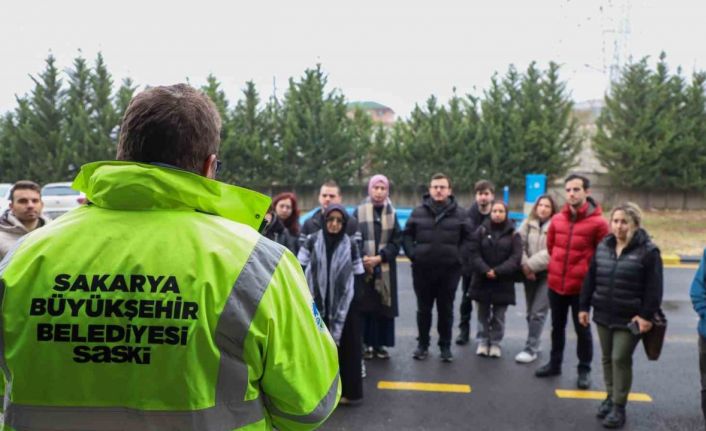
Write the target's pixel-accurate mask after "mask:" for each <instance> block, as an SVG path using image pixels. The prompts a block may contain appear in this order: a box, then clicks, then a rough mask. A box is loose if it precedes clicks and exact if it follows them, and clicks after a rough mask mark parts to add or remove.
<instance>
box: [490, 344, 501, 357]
mask: <svg viewBox="0 0 706 431" xmlns="http://www.w3.org/2000/svg"><path fill="white" fill-rule="evenodd" d="M502 355H503V352H502V350H500V346H496V345H492V346H490V351H489V352H488V356H490V357H491V358H499V357H501V356H502Z"/></svg>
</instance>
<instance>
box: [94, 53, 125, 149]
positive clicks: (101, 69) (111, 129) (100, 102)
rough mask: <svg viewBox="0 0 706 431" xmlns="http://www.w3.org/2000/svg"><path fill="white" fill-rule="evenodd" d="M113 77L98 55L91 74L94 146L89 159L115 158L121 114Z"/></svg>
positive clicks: (99, 54)
mask: <svg viewBox="0 0 706 431" xmlns="http://www.w3.org/2000/svg"><path fill="white" fill-rule="evenodd" d="M112 94H113V78H112V76H111V74H110V72H108V68H107V66H106V64H105V60H104V59H103V55H102V54H101V53H98V55H97V56H96V61H95V65H94V67H93V73H92V74H91V93H90V107H91V113H90V118H91V144H92V148H91V151H90V153H89V154H86V155H85V157H86V159H88V161H97V160H112V159H114V158H115V151H116V143H117V130H118V127H119V123H120V118H121V117H120V116H119V115H118V112H117V110H116V107H115V105H114V103H113V96H112Z"/></svg>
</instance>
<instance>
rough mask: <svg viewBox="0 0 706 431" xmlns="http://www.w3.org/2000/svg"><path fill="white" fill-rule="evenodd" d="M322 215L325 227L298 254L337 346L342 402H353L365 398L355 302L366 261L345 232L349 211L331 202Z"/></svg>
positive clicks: (319, 308) (308, 240)
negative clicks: (356, 280) (356, 285)
mask: <svg viewBox="0 0 706 431" xmlns="http://www.w3.org/2000/svg"><path fill="white" fill-rule="evenodd" d="M323 218H324V226H323V229H321V230H320V231H318V232H317V233H315V234H314V235H311V236H310V237H309V238H307V240H306V242H305V243H304V245H303V246H302V247H301V248H300V249H299V254H298V256H297V257H298V259H299V262H300V263H301V264H302V266H304V267H306V272H305V274H306V281H307V284H308V285H309V289H310V290H311V294H312V296H313V297H314V302H315V304H316V308H317V310H318V311H319V314H320V315H321V318H322V319H323V321H324V323H325V324H326V326H327V327H328V330H329V332H330V333H331V336H332V337H333V340H334V341H335V342H336V345H337V346H338V360H339V366H340V373H341V385H342V396H341V404H352V403H356V402H359V401H361V400H362V398H363V380H362V376H361V362H362V359H361V356H362V352H361V350H362V349H361V347H362V346H361V342H360V339H361V334H360V323H359V320H360V318H359V315H358V311H357V310H356V305H355V303H354V302H353V296H354V276H355V275H359V274H363V273H364V269H363V262H362V260H361V258H360V254H359V252H358V247H357V246H356V244H355V242H354V241H353V240H351V238H350V237H349V236H348V235H346V224H347V223H348V213H346V210H345V209H344V208H343V207H342V206H341V205H338V204H331V205H329V207H328V208H327V209H326V210H325V211H324V216H323Z"/></svg>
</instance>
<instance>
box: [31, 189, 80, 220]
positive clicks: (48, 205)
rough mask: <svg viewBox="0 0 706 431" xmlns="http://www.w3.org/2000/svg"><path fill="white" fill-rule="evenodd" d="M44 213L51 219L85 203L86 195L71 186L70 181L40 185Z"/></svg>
mask: <svg viewBox="0 0 706 431" xmlns="http://www.w3.org/2000/svg"><path fill="white" fill-rule="evenodd" d="M42 201H43V202H44V214H45V215H47V216H49V217H50V218H52V219H55V218H57V217H59V216H60V215H62V214H65V213H67V212H69V211H70V210H72V209H74V208H77V207H80V206H81V205H83V204H85V203H86V195H85V194H83V193H82V192H79V191H78V190H74V189H72V188H71V183H49V184H47V185H45V186H44V187H42Z"/></svg>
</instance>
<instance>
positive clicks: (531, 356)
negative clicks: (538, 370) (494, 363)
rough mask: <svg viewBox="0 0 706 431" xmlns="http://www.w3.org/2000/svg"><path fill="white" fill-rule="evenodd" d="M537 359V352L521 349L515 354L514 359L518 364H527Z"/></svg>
mask: <svg viewBox="0 0 706 431" xmlns="http://www.w3.org/2000/svg"><path fill="white" fill-rule="evenodd" d="M536 359H537V354H536V353H532V352H528V351H527V350H523V351H521V352H520V353H518V354H517V356H515V361H516V362H519V363H520V364H529V363H530V362H534V361H535V360H536Z"/></svg>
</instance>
